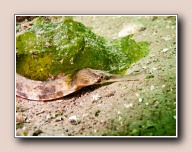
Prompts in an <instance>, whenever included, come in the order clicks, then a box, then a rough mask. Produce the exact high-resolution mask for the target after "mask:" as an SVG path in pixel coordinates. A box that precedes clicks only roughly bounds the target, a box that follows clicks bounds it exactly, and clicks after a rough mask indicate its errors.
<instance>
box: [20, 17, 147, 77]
mask: <svg viewBox="0 0 192 152" xmlns="http://www.w3.org/2000/svg"><path fill="white" fill-rule="evenodd" d="M60 19H61V18H60V17H58V18H57V17H55V18H54V22H51V21H50V18H43V17H38V18H36V19H35V20H34V21H33V23H32V24H33V25H31V28H28V29H27V30H26V31H25V32H22V33H18V34H17V35H16V50H17V54H16V57H17V58H16V71H17V73H19V74H21V75H24V76H26V77H28V78H31V79H35V80H46V79H47V78H48V77H49V75H53V76H56V75H57V74H59V73H65V74H72V73H73V72H75V71H76V70H79V69H82V68H87V67H89V68H92V69H99V70H105V71H108V72H110V73H117V74H124V72H125V71H126V70H127V69H128V68H129V67H130V66H131V64H132V63H134V62H136V61H138V60H139V59H141V58H142V57H144V56H146V55H147V54H148V46H149V44H148V43H147V42H136V41H135V40H133V39H132V36H133V35H128V36H126V37H123V38H121V39H116V40H112V41H109V40H106V39H105V38H103V37H100V36H97V35H96V34H94V33H93V32H92V31H91V30H90V29H88V28H86V27H85V26H84V25H83V24H82V23H80V22H76V21H73V19H72V17H66V19H65V20H64V21H59V20H60Z"/></svg>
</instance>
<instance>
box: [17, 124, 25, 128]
mask: <svg viewBox="0 0 192 152" xmlns="http://www.w3.org/2000/svg"><path fill="white" fill-rule="evenodd" d="M23 126H24V124H23V123H19V124H17V125H16V129H22V128H23Z"/></svg>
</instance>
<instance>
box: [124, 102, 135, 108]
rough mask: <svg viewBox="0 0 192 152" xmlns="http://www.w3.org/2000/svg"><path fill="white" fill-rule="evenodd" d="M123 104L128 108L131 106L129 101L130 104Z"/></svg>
mask: <svg viewBox="0 0 192 152" xmlns="http://www.w3.org/2000/svg"><path fill="white" fill-rule="evenodd" d="M124 106H125V107H126V108H130V107H133V103H130V104H124Z"/></svg>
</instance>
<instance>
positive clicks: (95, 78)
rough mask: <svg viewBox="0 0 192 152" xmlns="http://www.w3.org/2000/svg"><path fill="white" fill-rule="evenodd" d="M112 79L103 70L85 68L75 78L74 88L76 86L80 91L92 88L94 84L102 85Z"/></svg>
mask: <svg viewBox="0 0 192 152" xmlns="http://www.w3.org/2000/svg"><path fill="white" fill-rule="evenodd" d="M107 79H110V76H109V75H108V74H107V73H106V72H104V71H101V70H93V69H90V68H85V69H82V70H79V71H78V72H77V73H76V75H75V76H74V78H73V83H72V85H73V86H76V87H77V88H78V89H79V88H82V87H85V86H90V85H94V84H99V83H102V82H103V81H105V80H107Z"/></svg>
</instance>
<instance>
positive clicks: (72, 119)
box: [69, 116, 80, 125]
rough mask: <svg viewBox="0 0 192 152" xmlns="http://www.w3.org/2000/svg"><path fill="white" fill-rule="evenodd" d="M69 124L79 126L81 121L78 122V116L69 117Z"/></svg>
mask: <svg viewBox="0 0 192 152" xmlns="http://www.w3.org/2000/svg"><path fill="white" fill-rule="evenodd" d="M69 122H70V123H71V124H72V125H78V124H79V123H80V120H78V119H77V117H76V116H71V117H69Z"/></svg>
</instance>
